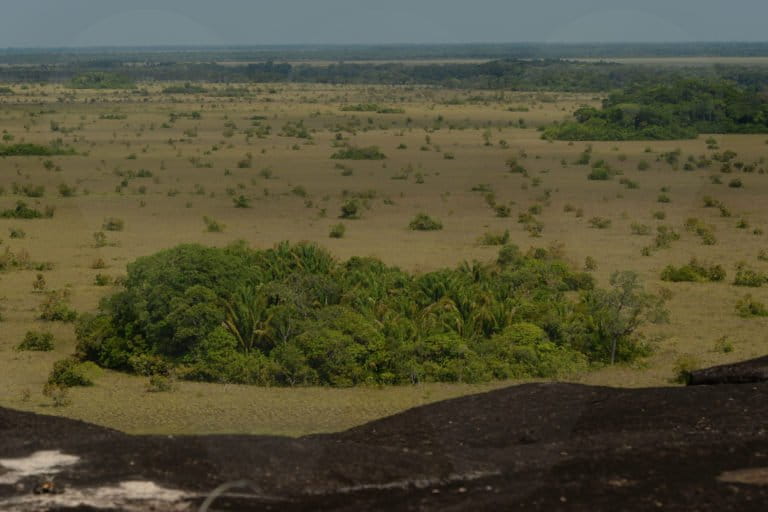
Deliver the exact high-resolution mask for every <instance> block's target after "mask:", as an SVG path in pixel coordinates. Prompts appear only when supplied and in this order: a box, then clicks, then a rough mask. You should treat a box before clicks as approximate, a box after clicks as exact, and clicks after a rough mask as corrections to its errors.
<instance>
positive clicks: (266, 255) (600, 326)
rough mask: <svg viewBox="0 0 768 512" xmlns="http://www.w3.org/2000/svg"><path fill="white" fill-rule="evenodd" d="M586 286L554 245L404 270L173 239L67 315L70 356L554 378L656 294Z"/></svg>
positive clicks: (640, 315)
mask: <svg viewBox="0 0 768 512" xmlns="http://www.w3.org/2000/svg"><path fill="white" fill-rule="evenodd" d="M611 283H612V288H611V289H608V290H604V289H598V288H596V287H595V286H594V283H593V279H592V277H591V276H590V275H588V274H585V273H580V272H574V271H572V270H571V269H570V268H569V267H568V265H566V264H565V263H564V262H563V261H561V259H560V255H559V253H558V251H557V250H556V249H549V250H547V249H532V250H531V251H530V252H529V253H527V254H524V253H521V252H520V251H519V250H518V249H517V247H515V246H512V245H508V246H504V247H503V248H502V249H501V250H500V252H499V256H498V259H497V260H496V261H495V262H493V263H489V264H481V263H472V264H469V263H465V264H463V265H461V266H459V267H458V268H455V269H441V270H437V271H434V272H429V273H426V274H423V275H412V274H409V273H406V272H404V271H402V270H399V269H398V268H395V267H389V266H386V265H385V264H383V263H382V262H380V261H378V260H376V259H372V258H357V257H355V258H352V259H350V260H348V261H345V262H339V261H337V260H335V259H334V258H333V257H332V256H331V255H330V254H329V253H328V252H327V251H325V250H324V249H321V248H320V247H318V246H316V245H313V244H306V243H303V244H297V245H290V244H288V243H281V244H279V245H277V246H276V247H274V248H273V249H269V250H253V249H250V248H248V247H246V246H245V245H243V244H235V245H232V246H229V247H227V248H223V249H219V248H207V247H203V246H197V245H183V246H179V247H176V248H173V249H168V250H165V251H162V252H159V253H157V254H155V255H152V256H147V257H143V258H140V259H138V260H136V261H135V262H134V263H132V264H130V265H129V266H128V276H127V279H126V282H125V287H124V289H123V291H121V292H119V293H117V294H116V295H113V296H112V297H109V298H107V299H105V300H104V301H103V302H102V304H101V306H100V310H99V312H98V313H97V314H96V315H84V316H82V317H81V318H80V319H79V322H78V325H77V335H78V340H79V341H78V356H79V357H80V358H81V359H83V360H90V361H95V362H97V363H98V364H100V365H102V366H105V367H108V368H114V369H119V370H125V371H131V372H135V373H138V374H144V375H151V374H167V373H168V372H171V371H173V372H174V373H176V374H177V375H178V376H180V377H182V378H187V379H194V380H204V381H214V382H236V383H251V384H262V385H265V384H271V385H317V384H320V385H331V386H349V385H354V384H361V383H370V384H395V383H414V382H427V381H462V382H478V381H487V380H491V379H505V378H515V377H531V376H535V377H554V376H557V375H561V374H564V373H569V372H573V371H578V370H582V369H584V368H586V367H587V366H588V365H589V364H590V363H605V362H610V361H611V360H614V359H615V360H617V361H618V360H621V361H626V360H631V359H633V358H634V357H636V356H638V355H639V354H641V353H643V352H644V350H645V345H644V344H643V343H642V342H641V339H640V338H639V337H638V336H637V333H636V329H637V328H638V327H639V326H640V325H641V324H642V323H643V322H644V321H646V320H663V319H664V313H665V311H664V309H663V302H662V301H661V300H660V299H658V298H656V297H655V296H653V295H650V294H647V293H646V292H644V291H643V289H642V286H641V285H640V284H639V282H638V280H637V276H636V275H634V274H632V273H622V274H617V275H615V276H614V277H613V278H612V280H611Z"/></svg>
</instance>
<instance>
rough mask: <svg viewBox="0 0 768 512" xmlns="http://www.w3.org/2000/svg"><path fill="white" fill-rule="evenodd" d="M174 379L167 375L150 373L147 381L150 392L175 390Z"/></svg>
mask: <svg viewBox="0 0 768 512" xmlns="http://www.w3.org/2000/svg"><path fill="white" fill-rule="evenodd" d="M173 388H174V385H173V380H172V379H171V378H170V377H167V376H165V375H150V377H149V382H147V392H148V393H163V392H168V391H173Z"/></svg>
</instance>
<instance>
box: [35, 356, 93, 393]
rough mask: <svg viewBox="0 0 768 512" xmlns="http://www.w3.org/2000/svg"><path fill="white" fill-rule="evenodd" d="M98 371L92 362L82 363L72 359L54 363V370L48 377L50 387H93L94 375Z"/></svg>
mask: <svg viewBox="0 0 768 512" xmlns="http://www.w3.org/2000/svg"><path fill="white" fill-rule="evenodd" d="M96 373H98V369H97V368H96V367H95V365H94V364H93V363H91V362H88V361H86V362H80V361H79V360H77V359H76V358H73V357H70V358H67V359H61V360H59V361H56V362H55V363H53V370H51V373H50V375H48V382H47V385H48V386H58V387H62V388H71V387H74V386H92V385H93V375H94V374H96Z"/></svg>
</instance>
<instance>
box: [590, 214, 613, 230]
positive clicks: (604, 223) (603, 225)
mask: <svg viewBox="0 0 768 512" xmlns="http://www.w3.org/2000/svg"><path fill="white" fill-rule="evenodd" d="M589 225H590V226H591V227H593V228H597V229H607V228H609V227H611V219H606V218H605V217H592V218H591V219H589Z"/></svg>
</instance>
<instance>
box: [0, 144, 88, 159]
mask: <svg viewBox="0 0 768 512" xmlns="http://www.w3.org/2000/svg"><path fill="white" fill-rule="evenodd" d="M74 154H76V153H75V150H74V149H73V148H70V147H65V146H63V145H61V144H50V145H48V146H43V145H41V144H31V143H28V142H25V143H19V144H0V156H55V155H74Z"/></svg>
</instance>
